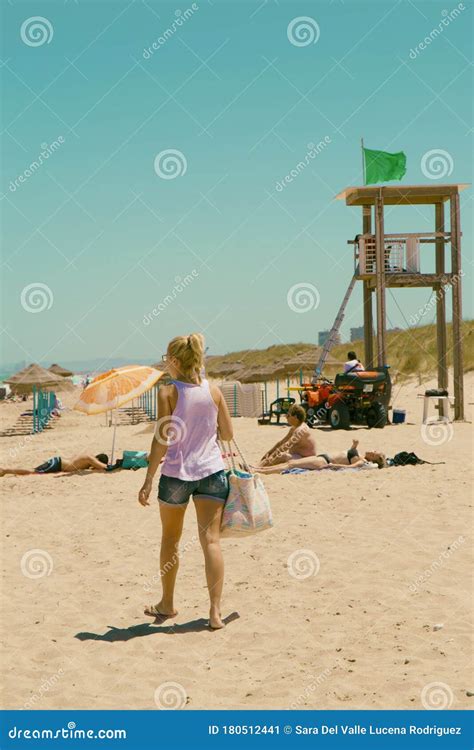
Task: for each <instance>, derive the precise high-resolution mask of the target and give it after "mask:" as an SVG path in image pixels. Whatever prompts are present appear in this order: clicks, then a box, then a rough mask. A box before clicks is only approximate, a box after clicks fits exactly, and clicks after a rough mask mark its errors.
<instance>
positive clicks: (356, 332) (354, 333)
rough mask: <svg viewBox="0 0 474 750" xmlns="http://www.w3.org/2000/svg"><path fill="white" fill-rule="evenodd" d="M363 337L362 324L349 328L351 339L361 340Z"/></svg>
mask: <svg viewBox="0 0 474 750" xmlns="http://www.w3.org/2000/svg"><path fill="white" fill-rule="evenodd" d="M363 338H364V326H356V328H351V341H362V339H363Z"/></svg>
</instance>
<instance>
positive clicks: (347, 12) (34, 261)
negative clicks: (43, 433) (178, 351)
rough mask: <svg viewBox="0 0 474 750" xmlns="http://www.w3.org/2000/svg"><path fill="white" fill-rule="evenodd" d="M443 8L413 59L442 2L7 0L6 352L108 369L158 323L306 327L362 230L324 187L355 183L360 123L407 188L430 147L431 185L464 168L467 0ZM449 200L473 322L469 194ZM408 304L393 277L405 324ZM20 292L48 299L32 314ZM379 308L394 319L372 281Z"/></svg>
mask: <svg viewBox="0 0 474 750" xmlns="http://www.w3.org/2000/svg"><path fill="white" fill-rule="evenodd" d="M461 6H463V7H464V8H465V10H462V11H461V12H460V14H459V16H458V17H455V18H453V19H452V20H451V21H450V22H449V23H446V24H445V25H444V26H443V25H442V24H441V25H442V27H443V30H442V32H441V33H439V34H438V35H437V36H435V37H434V38H433V39H432V41H431V44H429V45H428V46H427V47H426V49H424V50H418V52H413V51H412V53H411V55H410V51H411V50H415V48H416V47H417V45H419V44H420V42H422V41H423V39H424V38H425V37H427V36H428V35H429V34H430V32H432V30H433V29H434V28H438V27H439V24H440V22H441V21H442V19H443V18H444V19H446V11H448V12H451V11H452V10H453V9H454V8H456V7H458V5H457V4H455V3H454V2H453V3H446V2H445V0H443V2H436V1H435V0H434V1H430V2H417V1H415V2H405V1H404V0H403V1H401V2H381V1H380V0H377V1H375V0H374V1H373V2H358V1H357V0H344V2H342V0H334V1H332V2H331V1H330V0H325V1H324V2H298V1H297V0H292V2H289V1H288V2H284V1H283V0H279V2H278V3H277V2H276V1H275V2H274V1H273V0H268V1H267V2H263V1H262V2H260V1H259V0H256V1H255V2H243V1H239V2H233V1H232V0H226V1H224V0H212V1H211V0H199V2H198V3H196V4H195V5H194V6H192V3H190V2H188V0H186V1H185V2H183V3H182V4H180V5H179V6H178V5H177V4H176V2H173V3H168V2H163V1H162V0H160V2H156V1H154V0H146V1H142V0H135V2H122V0H107V1H106V0H102V2H98V1H94V2H92V0H89V1H86V0H77V2H76V1H75V0H67V2H64V0H60V1H59V0H58V1H56V0H47V1H45V0H43V1H42V2H41V3H39V4H38V3H32V2H23V1H22V2H19V1H18V0H11V2H7V1H6V0H5V2H3V3H2V15H3V18H2V35H3V39H2V55H1V57H2V60H3V62H4V63H5V64H4V65H3V67H2V87H3V93H4V107H3V114H2V128H1V129H2V162H3V168H2V172H3V186H2V191H1V192H2V202H1V208H2V218H3V232H2V234H3V237H2V239H3V260H4V266H3V272H2V278H3V290H4V295H3V298H4V315H3V327H4V328H5V329H6V330H5V331H4V332H3V334H2V349H3V360H4V362H11V361H18V360H27V361H32V360H33V361H34V360H39V361H44V362H52V361H59V362H61V361H68V360H82V359H84V360H86V359H89V358H92V357H103V359H104V365H105V366H106V364H107V362H106V360H107V358H108V357H114V358H116V357H121V356H123V357H127V358H136V359H140V357H155V356H157V357H158V356H159V355H160V354H161V352H162V351H163V350H164V348H165V346H166V342H167V341H168V340H169V338H170V337H172V336H173V335H175V334H177V333H182V332H185V333H189V332H191V331H193V330H201V331H204V332H205V333H206V336H207V338H208V344H209V347H210V351H211V352H212V353H222V352H226V351H230V350H234V349H238V348H244V347H262V346H269V345H271V344H275V343H280V342H291V341H303V340H304V341H316V340H317V332H318V331H319V330H321V329H324V328H326V327H328V326H330V325H331V323H332V321H333V318H334V316H335V314H336V311H337V308H338V305H339V303H340V301H341V298H342V295H343V293H344V290H345V288H346V286H347V284H348V282H349V279H350V276H351V273H352V270H353V262H352V256H351V249H350V247H349V246H348V245H347V244H346V241H347V240H348V239H351V238H353V236H354V235H355V234H356V233H357V232H359V231H360V215H359V211H360V210H359V209H358V210H355V209H350V208H347V207H346V206H345V204H344V203H343V202H340V201H334V200H333V198H334V196H335V195H336V193H337V192H339V191H340V190H341V189H342V188H344V187H345V186H347V185H351V184H352V185H355V184H361V183H362V175H361V154H360V145H359V139H360V136H361V135H363V136H364V138H365V144H366V146H368V147H370V148H375V149H386V150H388V151H399V150H403V151H405V153H406V155H407V174H406V176H405V178H404V182H405V183H413V184H419V183H426V182H430V181H431V179H432V178H430V177H429V176H428V177H427V176H425V174H423V172H422V168H421V160H422V157H423V155H424V154H426V153H427V152H428V151H431V150H442V151H444V152H447V154H448V157H446V156H444V157H443V158H444V164H445V165H446V168H447V169H448V170H451V169H452V172H451V174H449V175H447V176H446V177H445V178H444V179H443V180H442V181H444V182H471V177H472V175H471V172H472V110H471V102H472V72H471V71H472V68H470V67H469V66H470V60H471V59H472V6H471V5H470V4H469V3H468V2H465V3H464V4H462V3H461ZM193 8H194V10H193ZM187 9H190V12H188V13H186V14H185V11H186V10H187ZM179 11H181V16H180V18H181V25H179V26H178V25H177V24H176V23H175V25H174V28H173V21H174V20H176V19H177V18H178V17H179ZM38 15H39V16H42V17H43V19H46V21H47V23H45V21H44V20H43V21H40V25H42V29H40V30H39V34H40V36H39V37H38V36H36V37H35V36H34V33H35V32H34V29H33V30H31V34H33V36H32V38H30V39H29V37H28V34H29V33H30V30H29V29H28V24H27V23H26V24H25V22H26V21H27V20H28V19H30V18H31V17H34V16H38ZM184 15H186V18H184ZM302 16H308V17H309V18H310V19H313V20H314V21H315V22H316V24H317V28H316V26H315V25H314V23H311V25H312V32H311V31H310V33H313V36H314V38H315V39H316V37H318V38H317V41H315V43H310V44H304V45H303V46H298V45H296V44H293V43H291V42H290V40H289V36H288V26H289V24H290V23H291V22H292V20H293V19H295V18H297V17H302ZM30 25H31V22H30ZM22 26H23V30H22ZM167 29H172V32H171V33H167V34H166V37H167V38H166V39H164V40H163V39H162V40H161V43H160V44H161V46H159V48H158V49H156V50H153V49H152V50H151V51H152V54H150V53H145V55H144V50H145V48H150V47H152V44H153V42H155V43H156V42H158V40H159V38H160V37H162V36H163V34H164V33H165V31H166V30H167ZM42 33H44V35H45V36H43V37H41V34H42ZM318 35H319V36H318ZM25 38H26V39H27V40H28V39H29V41H30V43H27V42H25V41H24V39H25ZM46 39H49V42H48V41H46ZM38 41H44V43H42V44H38ZM297 41H298V39H297ZM301 41H303V42H304V41H305V37H302V38H301V39H300V42H301ZM60 137H61V139H63V141H64V142H63V143H61V142H60V141H59V140H58V139H59V138H60ZM325 137H327V141H326V143H327V145H326V146H325V147H324V149H322V150H321V152H320V153H319V154H318V155H317V157H316V158H315V159H313V160H310V164H309V166H307V167H306V168H305V169H304V170H303V171H302V172H301V173H300V174H299V175H298V176H297V177H296V178H295V179H294V180H293V182H291V183H290V184H287V185H286V187H285V188H284V189H283V190H277V189H276V183H277V182H278V181H280V180H283V179H284V177H285V175H287V174H288V173H290V171H291V170H292V169H294V168H295V167H296V165H297V164H298V162H300V161H302V160H304V159H305V157H306V154H307V152H308V144H310V143H315V144H316V143H318V142H319V141H321V140H323V139H324V138H325ZM54 141H56V147H55V150H54V151H52V153H51V155H50V156H49V158H48V159H47V160H46V161H45V163H43V164H41V165H40V166H39V168H38V169H36V170H35V171H33V173H32V174H31V175H30V176H27V177H25V176H24V172H25V170H26V169H27V168H28V166H29V164H30V163H31V162H32V161H33V160H37V159H38V157H39V154H40V152H41V150H42V144H45V143H46V144H52V143H53V142H54ZM58 143H59V145H58ZM168 149H175V150H177V151H179V152H181V154H183V155H184V158H185V160H186V169H185V173H184V174H182V175H181V176H178V177H176V178H174V179H163V178H162V177H160V176H159V175H158V174H157V172H156V171H155V167H154V164H155V157H156V156H157V154H159V153H160V152H162V151H166V150H168ZM179 159H180V160H181V164H182V157H181V156H180V157H179ZM446 160H447V161H446ZM444 164H442V165H441V167H442V168H444ZM180 168H182V167H180ZM20 175H22V176H23V180H22V181H21V182H19V177H20ZM15 180H16V185H15ZM12 181H13V188H14V187H16V189H15V190H14V189H13V188H12ZM432 184H436V181H435V180H432ZM462 207H463V208H462V221H463V227H462V228H463V232H464V237H463V254H464V266H465V271H466V277H465V281H464V311H465V316H466V317H472V307H471V302H470V299H469V297H470V296H471V295H470V294H469V289H470V288H471V276H470V272H471V269H472V266H471V265H470V264H469V261H472V257H471V254H470V252H471V251H470V248H471V237H472V230H471V216H470V214H471V213H472V190H467V191H465V192H464V193H463V194H462ZM433 218H434V217H433V209H429V210H422V211H417V210H406V209H397V210H396V211H392V212H390V214H389V215H388V217H387V229H388V231H400V232H401V231H404V230H406V231H431V230H432V229H433ZM423 249H424V252H426V253H427V255H430V253H432V252H433V250H432V249H431V246H425V247H424V248H423ZM428 262H429V261H428ZM193 272H194V275H193ZM187 275H192V281H190V283H188V285H187V286H186V288H185V289H183V290H182V291H177V292H176V291H175V292H174V294H175V297H176V299H173V301H172V302H171V303H166V304H164V307H162V308H161V311H160V314H159V315H158V316H156V315H155V316H152V321H151V322H150V323H149V325H145V324H144V322H143V319H144V316H146V315H147V314H149V313H151V311H152V310H153V309H154V308H155V309H157V308H158V305H159V304H160V303H161V302H162V301H163V300H164V299H165V298H166V297H167V295H171V294H173V288H174V287H175V286H176V283H177V282H176V279H177V278H178V279H179V278H180V279H184V278H185V277H186V276H187ZM300 283H305V284H308V283H310V284H312V285H314V286H315V287H316V289H317V290H318V293H319V298H320V303H319V306H318V307H317V309H314V310H311V311H309V312H307V313H304V314H301V313H296V312H294V311H293V310H292V309H291V307H290V306H288V303H287V294H288V290H289V289H291V288H292V287H293V286H294V285H295V284H300ZM38 284H41V285H45V286H43V287H41V288H40V291H39V297H38V296H37V297H36V298H35V297H34V285H36V286H37V285H38ZM31 285H33V286H31ZM25 290H26V291H25ZM361 294H362V290H361V285H357V287H356V291H355V293H354V295H353V298H352V300H351V302H350V304H349V307H348V311H347V318H346V321H345V323H344V326H343V329H342V332H343V334H344V336H345V337H347V336H348V333H349V327H350V326H355V325H359V324H361V323H362V311H361ZM22 295H23V296H22ZM31 295H33V296H31ZM41 295H43V296H41ZM427 297H428V291H427V290H422V291H411V290H410V291H406V290H402V291H399V292H396V299H397V301H398V304H399V305H400V307H401V308H402V309H403V312H404V314H405V316H406V317H407V318H408V317H409V316H410V314H413V313H415V312H416V310H417V309H418V308H419V307H420V306H421V305H423V304H424V303H425V302H426V300H427ZM43 300H44V301H43ZM35 304H36V305H37V306H39V307H45V309H44V310H42V312H37V313H32V312H29V311H28V310H29V309H31V307H32V306H33V307H34V305H35ZM449 306H450V304H449ZM25 308H26V309H25ZM36 309H38V307H36ZM388 315H389V319H390V322H391V323H392V324H393V325H400V326H404V325H405V323H404V320H403V317H402V315H401V313H400V312H399V310H398V308H397V306H396V305H395V303H394V302H393V300H392V298H391V296H390V295H389V297H388ZM431 319H432V318H431V316H429V317H428V318H426V319H424V321H423V322H431Z"/></svg>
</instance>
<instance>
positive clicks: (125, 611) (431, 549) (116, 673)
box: [0, 373, 473, 710]
mask: <svg viewBox="0 0 474 750" xmlns="http://www.w3.org/2000/svg"><path fill="white" fill-rule="evenodd" d="M472 384H473V377H472V373H470V374H468V375H467V376H466V380H465V388H466V404H467V408H466V412H467V419H468V420H472V415H473V406H472V401H473V398H472ZM433 385H435V383H434V381H433V382H428V383H423V385H422V386H420V385H418V383H417V382H412V383H407V384H406V385H404V386H402V387H399V386H396V387H395V389H394V393H395V406H398V407H401V408H405V409H406V410H407V424H405V425H397V426H395V425H393V426H388V427H386V428H385V429H384V430H372V431H369V430H367V429H365V428H363V427H361V428H353V429H352V430H351V431H350V433H349V432H344V431H334V430H330V429H320V430H317V431H316V432H315V435H316V438H317V441H318V449H319V450H321V451H323V450H327V451H331V450H334V449H336V448H338V449H343V448H346V447H349V445H350V442H351V440H352V438H353V437H357V438H358V439H359V440H360V447H361V449H370V448H379V449H382V450H384V451H385V452H386V454H387V455H393V454H394V453H396V452H397V451H400V450H408V451H410V450H413V451H415V452H416V453H417V454H418V455H419V456H421V457H422V458H424V459H426V460H428V461H433V462H436V461H445V462H446V463H445V464H444V465H436V466H430V465H424V466H417V467H404V468H391V469H386V470H383V471H359V472H355V471H342V472H321V473H316V472H311V473H307V474H304V475H299V476H270V477H266V478H265V485H266V487H267V489H268V492H269V495H270V498H271V502H272V507H273V513H274V521H275V526H274V528H273V529H272V530H270V531H266V532H264V533H262V534H259V535H256V536H253V537H248V538H245V539H242V540H234V539H226V540H223V542H222V544H223V549H224V555H225V562H226V584H225V589H224V612H223V614H224V616H225V617H226V619H227V627H226V628H225V629H224V630H223V631H219V632H210V631H209V630H208V628H207V621H206V617H207V590H206V587H205V579H204V568H203V561H202V553H201V550H200V547H199V543H198V542H197V540H196V522H195V514H194V508H193V507H191V505H192V503H191V504H190V507H189V508H188V512H187V514H186V519H185V531H184V537H183V545H182V548H183V551H182V558H181V568H180V573H179V578H178V587H177V591H178V601H177V606H178V609H179V614H178V617H177V618H176V620H174V621H172V622H171V623H170V624H163V625H153V623H152V622H151V620H150V619H149V618H147V617H145V616H144V615H143V614H142V611H143V605H144V604H148V603H152V602H156V601H158V600H159V596H160V594H159V591H160V587H159V571H158V567H159V564H158V555H159V542H160V519H159V511H158V505H157V503H153V504H152V506H151V507H149V508H142V507H140V506H139V505H138V502H137V493H138V490H139V488H140V486H141V483H142V480H143V477H144V472H143V471H141V472H140V471H138V472H117V473H112V474H107V475H99V474H93V475H90V474H88V473H85V474H84V475H69V476H67V475H59V476H54V475H50V476H29V477H5V478H2V479H0V482H1V487H2V489H3V493H2V495H3V499H2V521H3V524H2V534H3V545H2V575H3V585H2V592H1V593H2V606H1V609H2V649H3V655H2V659H3V685H2V687H3V695H2V704H3V706H4V707H7V708H35V709H53V708H82V709H87V708H111V709H119V708H130V709H131V708H140V709H151V710H154V709H156V708H157V707H158V708H160V707H172V706H173V705H174V706H175V707H177V708H189V709H203V708H215V709H226V708H272V709H284V708H291V707H301V708H313V709H314V708H318V709H321V708H327V709H336V708H348V709H356V708H358V709H361V708H380V709H382V708H384V709H388V708H393V709H400V708H414V709H419V708H423V707H425V708H428V707H440V703H441V707H451V708H454V709H465V708H468V707H471V706H472V700H473V698H472V691H473V686H472V684H471V683H470V679H471V672H470V655H471V653H472V651H471V643H470V633H471V630H472V626H471V618H470V606H471V604H470V599H471V597H470V592H471V587H470V576H471V572H472V555H471V550H472V540H471V536H470V530H471V522H472V493H471V486H470V480H471V463H472V425H471V423H470V422H465V423H456V424H452V425H445V426H441V427H440V426H437V427H436V428H435V427H433V428H430V429H429V430H427V431H426V430H425V431H423V430H422V429H421V414H422V401H421V399H420V400H419V399H417V394H419V393H422V392H423V391H424V389H425V388H426V387H430V386H433ZM64 401H65V403H66V404H67V406H68V407H70V406H72V404H73V402H74V395H73V394H71V395H68V396H67V397H66V398H65V399H64ZM22 408H23V405H20V404H1V405H0V419H1V427H2V428H4V427H7V426H9V425H10V424H12V423H13V422H14V421H15V418H16V415H17V414H18V413H19V412H20V411H21V410H22ZM234 424H235V433H236V438H237V441H238V443H239V445H240V446H241V447H242V449H244V450H245V453H246V455H247V457H248V459H249V460H250V461H252V462H255V461H257V460H258V458H259V456H260V455H262V453H263V452H264V451H265V450H266V449H268V447H269V446H270V445H271V444H272V443H273V442H275V441H276V440H277V439H279V438H280V437H281V436H282V434H283V430H284V429H286V428H285V427H283V426H281V427H276V426H271V427H270V426H266V427H264V426H259V425H258V424H257V421H256V420H255V419H235V420H234ZM151 430H152V426H151V425H147V424H145V423H142V424H138V425H125V426H120V427H119V429H118V437H117V447H118V452H119V454H120V453H121V451H122V450H124V449H132V450H140V449H146V448H148V446H149V444H150V440H151ZM111 438H112V434H111V429H110V428H108V427H107V426H106V425H105V420H104V417H103V416H98V417H86V416H84V415H82V414H79V413H77V412H74V411H72V410H70V409H67V410H66V411H65V412H64V413H63V416H62V417H61V419H59V420H57V422H56V423H55V427H54V429H51V430H47V431H45V432H44V433H42V434H40V435H37V436H35V437H28V438H25V437H11V438H2V465H10V466H26V467H29V466H35V465H37V464H38V463H41V462H42V461H44V460H46V459H47V458H49V457H50V456H52V455H63V456H70V455H73V454H74V453H77V452H78V451H81V450H87V451H90V452H93V453H98V452H102V451H106V452H107V451H110V444H111ZM469 693H470V696H469Z"/></svg>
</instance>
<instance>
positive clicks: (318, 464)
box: [255, 440, 386, 474]
mask: <svg viewBox="0 0 474 750" xmlns="http://www.w3.org/2000/svg"><path fill="white" fill-rule="evenodd" d="M358 444H359V441H358V440H353V441H352V446H351V448H349V450H348V451H344V452H342V453H335V454H333V455H330V454H328V453H320V454H319V455H317V456H310V457H307V458H298V459H292V460H290V461H287V462H286V463H284V464H278V466H265V467H258V466H257V467H255V471H258V473H260V474H281V473H282V472H284V471H287V470H288V469H310V470H313V471H320V470H321V469H342V468H344V467H345V466H350V467H353V468H359V467H360V466H363V465H364V464H367V463H375V464H377V465H378V466H379V468H380V469H381V468H383V467H384V466H385V465H386V461H385V455H384V454H383V453H380V452H379V451H367V452H366V453H365V454H364V457H363V458H361V457H360V456H359V451H358V450H357V446H358Z"/></svg>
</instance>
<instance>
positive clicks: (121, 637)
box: [74, 612, 240, 643]
mask: <svg viewBox="0 0 474 750" xmlns="http://www.w3.org/2000/svg"><path fill="white" fill-rule="evenodd" d="M239 617H240V615H239V613H238V612H232V614H230V615H227V617H224V623H225V624H226V625H228V624H229V623H231V622H233V620H238V619H239ZM107 627H108V628H109V630H108V631H107V632H106V633H103V634H102V635H101V634H99V633H87V632H83V633H76V635H75V636H74V637H75V638H77V639H78V640H80V641H107V643H115V642H117V641H122V642H123V641H130V640H132V638H143V637H144V636H146V635H155V634H156V633H165V634H166V635H179V634H180V633H203V632H205V631H208V632H209V631H211V628H210V627H209V620H206V619H205V618H204V617H200V618H199V619H198V620H190V621H189V622H183V624H182V625H179V624H176V625H171V624H170V625H164V624H161V623H160V621H159V620H155V622H154V623H148V622H144V623H142V624H141V625H131V626H130V627H129V628H116V627H114V626H113V625H108V626H107Z"/></svg>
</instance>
